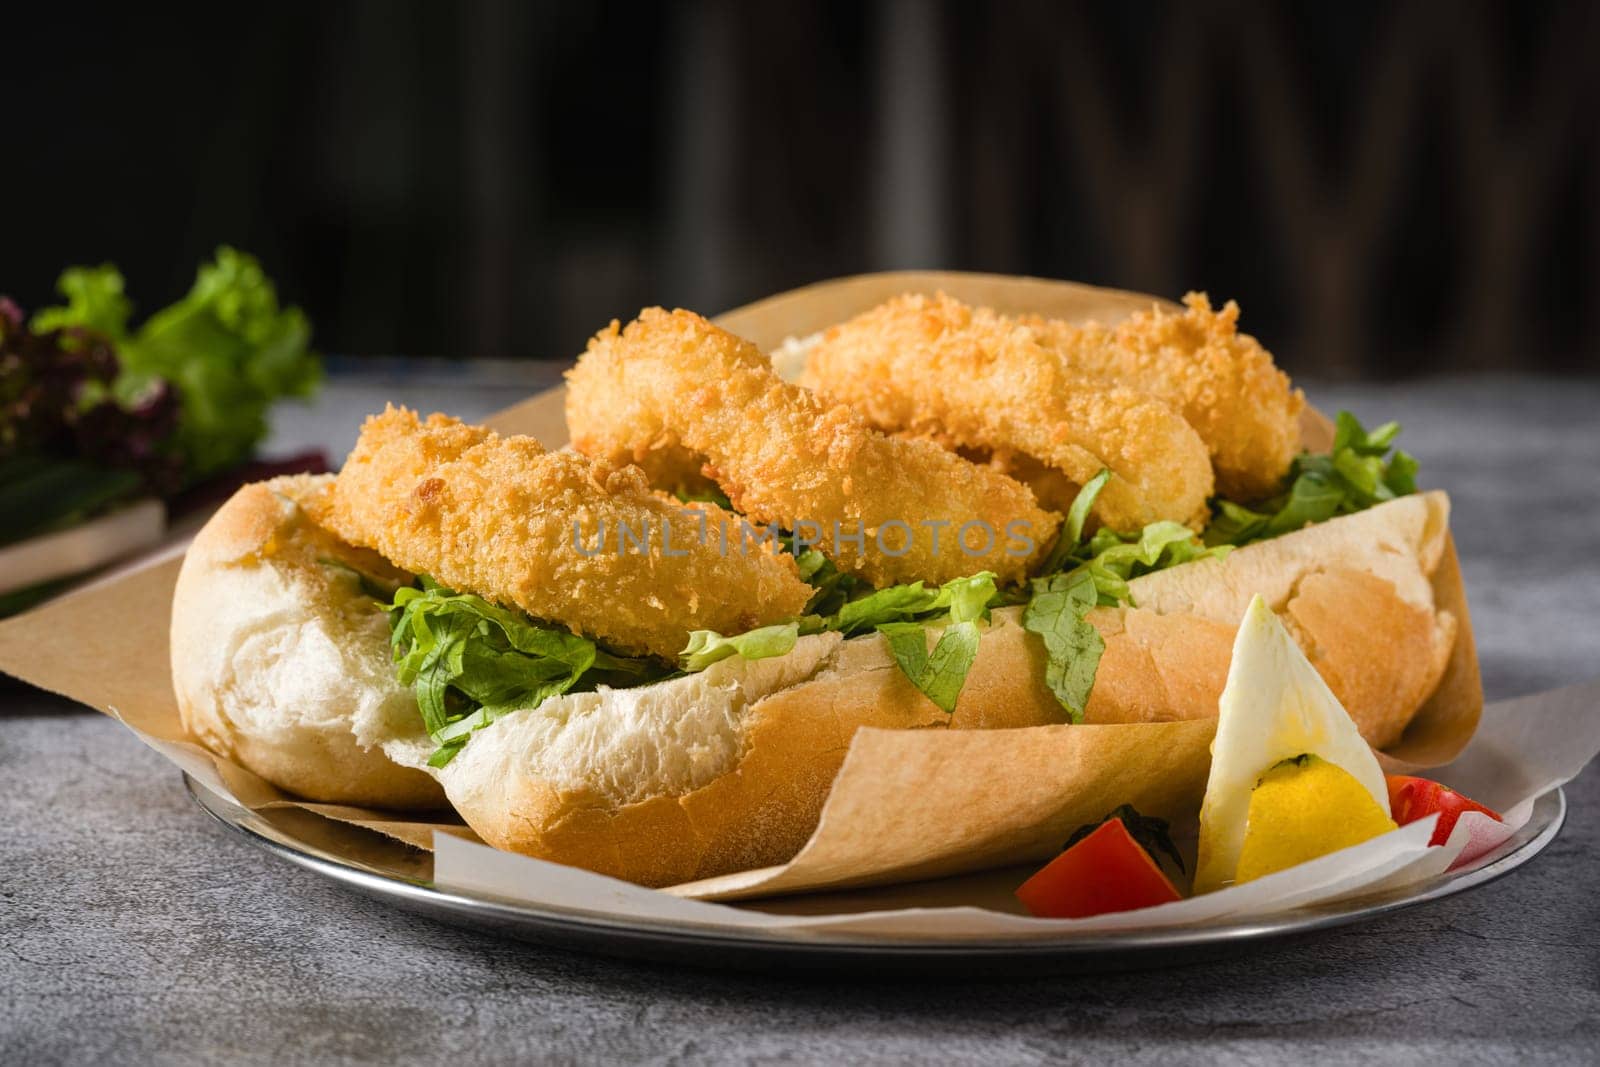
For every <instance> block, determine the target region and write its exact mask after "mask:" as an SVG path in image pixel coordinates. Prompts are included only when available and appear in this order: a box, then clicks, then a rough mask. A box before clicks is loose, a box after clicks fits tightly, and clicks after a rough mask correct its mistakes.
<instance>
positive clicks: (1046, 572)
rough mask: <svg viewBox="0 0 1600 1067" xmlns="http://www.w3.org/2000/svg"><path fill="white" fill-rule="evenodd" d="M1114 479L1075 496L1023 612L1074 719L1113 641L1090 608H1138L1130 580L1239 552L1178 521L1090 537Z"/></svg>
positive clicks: (1051, 682) (1100, 477)
mask: <svg viewBox="0 0 1600 1067" xmlns="http://www.w3.org/2000/svg"><path fill="white" fill-rule="evenodd" d="M1109 477H1110V472H1108V471H1101V472H1100V473H1099V474H1097V475H1096V476H1095V477H1093V478H1091V479H1090V480H1089V481H1088V483H1087V484H1085V485H1084V487H1083V488H1082V489H1080V490H1079V491H1078V495H1077V496H1076V497H1074V498H1073V501H1072V506H1071V507H1070V508H1068V510H1067V518H1066V521H1065V522H1064V523H1063V524H1062V530H1061V535H1060V538H1059V539H1058V540H1057V542H1056V546H1055V547H1054V548H1053V549H1052V550H1051V552H1050V555H1049V556H1048V557H1047V558H1046V562H1045V567H1044V568H1043V573H1042V574H1041V575H1040V576H1039V577H1036V578H1034V579H1033V580H1032V581H1031V582H1030V583H1029V585H1030V589H1031V595H1030V596H1029V598H1028V601H1027V605H1028V606H1027V607H1026V608H1025V609H1024V610H1023V613H1022V626H1023V629H1025V630H1028V631H1029V632H1030V633H1035V634H1038V635H1039V637H1040V639H1041V640H1042V641H1043V642H1044V646H1045V656H1046V658H1045V684H1047V685H1048V686H1049V687H1050V691H1051V692H1052V693H1054V694H1055V697H1056V700H1057V702H1059V703H1060V704H1061V706H1062V708H1063V709H1065V710H1066V713H1067V717H1068V719H1069V720H1070V721H1072V722H1082V721H1083V713H1084V709H1085V708H1086V707H1087V706H1088V702H1089V693H1090V691H1091V690H1092V689H1093V688H1094V678H1095V673H1096V672H1097V670H1098V669H1099V666H1100V657H1101V655H1102V654H1103V653H1104V652H1105V641H1104V640H1103V639H1102V638H1101V637H1100V633H1099V631H1097V630H1096V629H1095V628H1094V626H1093V625H1091V624H1090V623H1089V621H1088V619H1087V616H1088V613H1089V612H1090V610H1092V609H1093V608H1095V607H1097V606H1102V607H1110V606H1112V605H1115V604H1120V603H1126V604H1132V603H1133V596H1132V593H1131V592H1130V590H1129V588H1128V583H1129V582H1131V581H1132V580H1133V579H1135V578H1137V577H1139V576H1140V575H1144V574H1149V573H1151V572H1152V571H1159V570H1165V569H1166V568H1168V567H1176V566H1177V565H1178V564H1180V563H1188V562H1190V561H1191V560H1196V559H1200V558H1202V557H1204V556H1220V555H1224V554H1225V553H1227V552H1229V551H1231V546H1228V545H1219V546H1214V547H1209V548H1208V547H1207V546H1206V545H1204V544H1202V543H1201V542H1200V540H1199V539H1198V538H1196V537H1195V534H1194V531H1193V530H1191V529H1189V528H1188V527H1187V526H1184V525H1183V524H1182V523H1177V522H1153V523H1151V524H1149V525H1148V526H1146V527H1145V528H1144V529H1142V530H1140V531H1138V532H1137V533H1131V534H1122V533H1118V532H1116V531H1115V530H1111V529H1107V528H1104V527H1102V528H1101V529H1099V530H1097V531H1095V533H1094V535H1093V536H1092V537H1090V538H1089V539H1088V540H1087V541H1086V540H1084V538H1083V527H1084V523H1085V520H1086V519H1087V517H1088V514H1089V510H1090V508H1092V507H1093V506H1094V501H1095V498H1096V497H1097V496H1098V495H1099V494H1100V490H1101V489H1102V488H1104V487H1105V484H1106V482H1107V480H1108V479H1109Z"/></svg>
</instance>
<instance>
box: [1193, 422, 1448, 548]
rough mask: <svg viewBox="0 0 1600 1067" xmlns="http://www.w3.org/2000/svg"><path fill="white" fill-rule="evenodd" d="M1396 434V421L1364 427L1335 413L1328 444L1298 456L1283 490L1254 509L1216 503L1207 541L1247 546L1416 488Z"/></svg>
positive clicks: (1411, 464) (1411, 461)
mask: <svg viewBox="0 0 1600 1067" xmlns="http://www.w3.org/2000/svg"><path fill="white" fill-rule="evenodd" d="M1399 436H1400V424H1399V423H1397V422H1386V423H1384V424H1383V425H1382V426H1379V427H1378V428H1377V429H1375V430H1371V431H1368V430H1367V429H1366V428H1365V427H1363V426H1362V425H1361V422H1360V420H1358V419H1357V418H1356V417H1355V416H1354V415H1352V414H1350V412H1348V411H1341V412H1339V415H1338V418H1337V419H1336V420H1335V421H1334V436H1333V446H1332V448H1330V449H1329V451H1327V452H1323V453H1312V452H1305V453H1302V454H1301V455H1300V456H1298V457H1297V458H1296V459H1295V461H1294V464H1293V465H1292V466H1291V467H1290V469H1289V487H1288V489H1287V490H1285V491H1284V492H1283V493H1281V494H1279V495H1278V496H1276V497H1273V498H1272V499H1271V500H1267V501H1265V502H1263V503H1261V504H1258V505H1256V506H1255V507H1245V506H1244V505H1243V504H1239V503H1236V502H1234V501H1231V500H1220V499H1219V500H1216V501H1214V502H1213V504H1214V508H1215V511H1216V517H1215V518H1214V519H1213V520H1212V522H1211V525H1210V526H1208V527H1207V528H1206V531H1205V535H1204V538H1205V543H1206V544H1208V545H1244V544H1249V543H1250V542H1251V541H1261V540H1265V539H1267V538H1269V537H1277V536H1279V535H1281V534H1286V533H1292V532H1293V531H1295V530H1298V529H1301V528H1302V527H1305V526H1309V525H1311V524H1312V523H1317V522H1326V521H1327V520H1328V519H1331V518H1334V517H1336V516H1338V515H1350V514H1353V513H1355V512H1357V511H1364V510H1365V509H1367V508H1370V507H1372V506H1373V505H1374V504H1381V503H1383V502H1384V501H1387V500H1393V499H1395V498H1396V497H1401V496H1406V495H1408V494H1410V493H1414V492H1416V491H1417V461H1416V459H1415V457H1413V456H1411V455H1410V454H1409V453H1407V452H1405V451H1404V450H1402V449H1398V448H1394V442H1395V439H1396V438H1397V437H1399ZM1391 449H1393V455H1389V452H1390V450H1391Z"/></svg>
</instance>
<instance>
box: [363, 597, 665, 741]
mask: <svg viewBox="0 0 1600 1067" xmlns="http://www.w3.org/2000/svg"><path fill="white" fill-rule="evenodd" d="M386 607H387V608H388V609H389V610H390V611H391V612H392V613H393V614H392V615H391V617H390V645H391V647H392V648H393V651H394V658H395V664H396V668H397V674H398V676H399V679H400V683H401V684H402V685H406V686H410V687H411V688H412V689H413V690H414V691H415V693H416V697H417V708H418V710H419V711H420V712H421V713H422V721H423V725H424V726H426V727H427V730H428V735H429V736H430V737H432V738H433V740H434V741H435V742H436V743H437V744H438V745H439V750H438V751H437V752H435V753H434V754H433V757H432V758H431V759H430V760H429V761H428V762H429V765H430V766H434V767H442V766H444V765H445V764H447V763H449V762H450V761H451V760H452V759H454V758H455V756H456V753H458V752H460V751H461V748H462V746H463V745H465V744H466V742H467V738H468V736H469V735H470V734H471V733H472V732H473V731H474V730H478V729H481V728H483V727H485V726H487V725H489V724H490V723H491V722H494V721H495V719H497V718H499V717H500V716H502V715H504V714H507V713H508V712H511V711H515V710H517V709H518V708H531V707H536V706H537V705H538V704H540V703H541V702H543V701H544V700H546V699H548V698H549V697H553V696H559V695H561V694H562V693H566V692H570V691H572V690H574V689H583V690H588V689H593V688H594V687H595V686H597V685H601V684H607V685H618V686H622V685H638V684H642V683H644V682H649V681H654V680H656V679H658V678H661V677H664V676H665V675H666V674H667V673H669V672H668V669H667V668H665V667H662V666H661V665H660V664H657V663H656V662H655V661H653V660H647V659H630V658H626V657H622V656H614V655H611V654H610V653H608V652H605V651H604V650H602V649H600V648H599V647H597V646H596V645H595V643H594V642H593V641H591V640H589V639H588V638H586V637H580V636H578V635H577V634H574V633H572V632H571V631H569V630H567V629H565V628H563V627H559V626H551V625H547V624H541V623H537V622H534V621H533V620H531V619H529V618H528V617H527V616H525V615H523V614H521V613H520V612H516V611H511V610H508V609H506V608H502V607H498V606H496V605H494V604H491V603H489V602H488V601H487V600H484V599H483V598H482V597H478V596H473V595H472V594H470V593H456V592H454V591H452V590H449V589H446V588H444V587H443V586H441V585H439V584H437V583H436V582H433V581H430V580H429V579H427V578H422V579H420V586H406V587H404V588H401V589H399V590H397V591H396V592H395V594H394V600H393V601H392V602H390V603H389V604H387V605H386Z"/></svg>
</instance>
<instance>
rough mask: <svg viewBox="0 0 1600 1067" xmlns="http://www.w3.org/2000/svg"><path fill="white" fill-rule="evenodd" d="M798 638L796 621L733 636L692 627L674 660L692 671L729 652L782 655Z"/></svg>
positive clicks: (747, 656) (756, 656)
mask: <svg viewBox="0 0 1600 1067" xmlns="http://www.w3.org/2000/svg"><path fill="white" fill-rule="evenodd" d="M799 639H800V624H799V623H798V622H780V623H774V624H773V625H771V626H763V627H761V628H759V629H756V630H746V631H745V632H744V633H742V634H736V635H734V636H733V637H723V636H722V635H721V634H719V633H717V632H716V631H715V630H694V631H691V632H690V634H689V643H688V644H687V645H685V646H684V649H683V651H682V652H680V653H679V654H678V661H679V663H680V664H682V666H683V669H684V670H685V671H687V672H689V673H690V674H693V673H694V672H696V671H703V670H705V669H706V668H707V667H709V666H711V665H712V664H713V663H715V662H717V661H718V660H721V659H727V658H728V657H729V656H733V655H739V656H743V657H744V658H745V659H766V658H768V657H770V656H782V655H786V654H788V653H789V652H790V651H792V650H793V649H794V644H795V642H796V641H798V640H799Z"/></svg>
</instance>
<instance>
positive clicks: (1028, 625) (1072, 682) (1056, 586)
mask: <svg viewBox="0 0 1600 1067" xmlns="http://www.w3.org/2000/svg"><path fill="white" fill-rule="evenodd" d="M1099 602H1100V592H1099V590H1098V589H1097V588H1096V585H1095V580H1094V577H1093V576H1092V575H1091V574H1089V573H1088V572H1087V571H1083V570H1078V571H1073V572H1072V573H1070V574H1052V575H1049V576H1047V577H1044V578H1035V579H1034V580H1033V597H1032V599H1030V600H1029V601H1028V606H1027V607H1026V608H1024V609H1023V612H1022V626H1023V628H1024V629H1026V630H1028V631H1029V632H1031V633H1036V634H1038V635H1039V637H1040V638H1041V639H1042V640H1043V641H1044V647H1045V656H1046V658H1045V668H1044V681H1045V684H1046V685H1048V686H1049V687H1050V691H1051V692H1052V693H1054V694H1055V697H1056V701H1057V702H1058V703H1060V705H1061V706H1062V707H1063V708H1065V709H1066V712H1067V718H1068V719H1069V720H1070V721H1071V722H1074V723H1078V722H1082V721H1083V712H1084V708H1086V707H1087V706H1088V704H1089V692H1090V690H1091V689H1093V688H1094V677H1095V672H1096V670H1097V669H1098V667H1099V666H1100V656H1101V654H1102V653H1103V652H1105V648H1106V643H1105V639H1104V638H1102V637H1101V636H1100V631H1099V630H1096V629H1095V628H1094V626H1092V625H1091V624H1090V623H1089V622H1088V620H1087V619H1086V618H1085V616H1086V615H1088V613H1089V609H1091V608H1093V607H1094V606H1095V605H1096V604H1098V603H1099Z"/></svg>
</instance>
